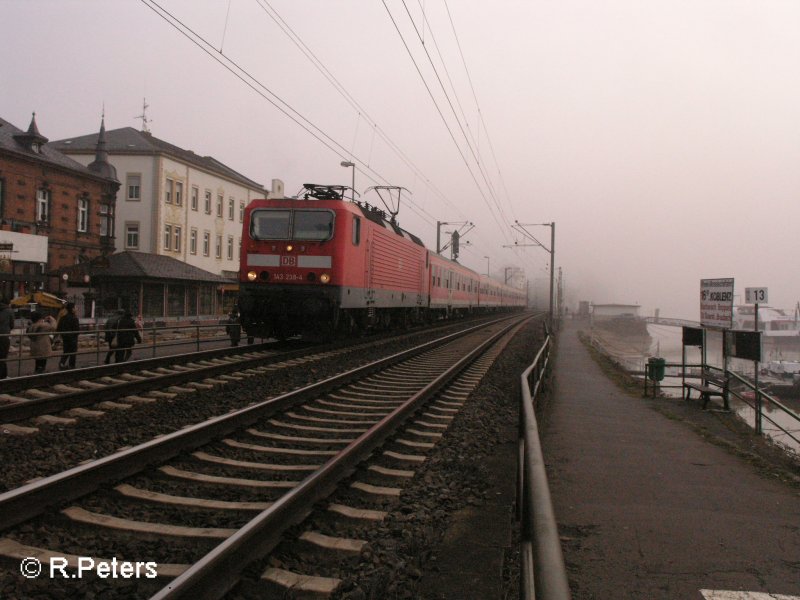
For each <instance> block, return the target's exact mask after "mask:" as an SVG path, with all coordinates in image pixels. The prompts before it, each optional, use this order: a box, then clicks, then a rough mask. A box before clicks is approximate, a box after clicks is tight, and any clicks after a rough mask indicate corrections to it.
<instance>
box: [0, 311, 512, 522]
mask: <svg viewBox="0 0 800 600" xmlns="http://www.w3.org/2000/svg"><path fill="white" fill-rule="evenodd" d="M501 320H502V319H499V320H498V321H501ZM498 321H494V322H491V323H489V324H486V323H484V324H482V325H478V326H474V327H470V328H468V329H466V330H464V331H460V332H456V333H452V334H449V335H446V336H444V337H441V338H438V339H436V340H432V341H430V342H426V343H425V344H422V345H420V346H417V347H415V348H411V349H409V350H404V351H402V352H398V353H395V354H393V355H391V356H387V357H384V358H381V359H378V360H376V361H373V362H371V363H369V364H367V365H363V366H361V367H357V368H355V369H351V370H349V371H346V372H344V373H340V374H338V375H335V376H333V377H329V378H327V379H324V380H322V381H318V382H316V383H312V384H310V385H307V386H304V387H302V388H299V389H297V390H293V391H291V392H287V393H285V394H281V395H280V396H276V397H274V398H271V399H268V400H265V401H263V402H259V403H257V404H254V405H251V406H248V407H246V408H243V409H239V410H235V411H232V412H230V413H228V414H225V415H221V416H217V417H212V418H211V419H207V420H206V421H203V422H201V423H197V424H195V425H191V426H189V427H186V428H184V429H181V430H179V431H175V432H173V433H170V434H167V435H163V436H160V437H158V438H156V439H153V440H150V441H148V442H144V443H142V444H139V445H137V446H134V447H132V448H126V449H124V450H120V451H118V452H116V453H114V454H111V455H109V456H105V457H103V458H100V459H97V460H94V461H92V462H89V463H86V464H83V465H79V466H76V467H73V468H71V469H68V470H66V471H63V472H61V473H57V474H55V475H50V476H48V477H44V478H42V479H39V480H36V481H34V482H32V483H28V484H25V485H23V486H21V487H19V488H15V489H13V490H9V491H7V492H4V493H2V494H0V530H3V529H7V528H9V527H11V526H13V525H16V524H18V523H21V522H23V521H25V520H27V519H30V518H32V517H34V516H36V515H38V514H40V513H41V512H43V511H44V510H46V509H47V508H49V507H51V506H55V505H58V504H61V503H63V502H67V501H71V500H74V499H76V498H79V497H81V496H83V495H85V494H87V493H89V492H92V491H94V490H95V489H97V488H98V487H99V486H101V485H103V484H106V483H109V482H113V481H118V480H121V479H124V478H125V477H129V476H130V475H133V474H135V473H138V472H140V471H141V470H143V469H144V468H146V467H148V466H150V465H152V464H156V463H159V462H164V461H165V460H168V459H170V458H172V457H174V456H176V455H178V454H179V453H181V452H183V451H185V450H189V449H193V448H196V447H198V446H202V445H204V444H207V443H209V442H211V441H213V440H215V439H217V438H219V437H221V436H225V435H228V434H230V433H231V432H233V431H236V430H238V429H241V428H243V427H247V426H249V425H251V424H252V423H254V422H256V421H258V420H259V419H262V418H264V417H265V416H269V415H271V414H273V413H275V412H278V411H280V410H284V409H286V408H288V407H290V406H293V405H295V404H297V403H299V402H302V401H304V400H305V399H306V398H307V397H308V396H312V395H315V394H320V393H325V392H327V391H328V390H330V389H334V388H336V387H341V386H343V385H346V384H347V383H349V382H350V381H351V380H354V379H357V378H360V377H364V376H365V375H368V374H370V373H373V372H375V371H379V370H381V369H383V368H386V367H388V366H390V365H393V364H395V363H398V362H401V361H403V360H406V359H408V358H411V357H413V356H416V355H417V354H421V353H422V352H425V351H427V350H430V349H433V348H436V347H438V346H441V345H443V344H446V343H448V342H450V341H452V340H454V339H457V338H459V337H462V336H465V335H468V334H470V333H472V332H474V331H476V330H478V329H480V328H482V327H486V326H488V325H491V324H493V323H497V322H498Z"/></svg>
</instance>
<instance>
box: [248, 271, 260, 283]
mask: <svg viewBox="0 0 800 600" xmlns="http://www.w3.org/2000/svg"><path fill="white" fill-rule="evenodd" d="M257 278H258V273H256V272H255V271H248V272H247V281H255V280H256V279H257Z"/></svg>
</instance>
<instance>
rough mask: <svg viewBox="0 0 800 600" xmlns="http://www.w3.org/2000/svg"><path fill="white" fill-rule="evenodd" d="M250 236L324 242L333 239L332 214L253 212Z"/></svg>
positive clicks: (311, 211) (261, 238) (317, 211)
mask: <svg viewBox="0 0 800 600" xmlns="http://www.w3.org/2000/svg"><path fill="white" fill-rule="evenodd" d="M250 235H251V236H252V238H253V239H256V240H306V241H319V242H322V241H325V240H329V239H331V237H333V212H332V211H329V210H285V209H261V210H254V211H253V214H252V216H251V218H250Z"/></svg>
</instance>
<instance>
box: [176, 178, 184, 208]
mask: <svg viewBox="0 0 800 600" xmlns="http://www.w3.org/2000/svg"><path fill="white" fill-rule="evenodd" d="M175 206H183V183H182V182H180V181H176V182H175Z"/></svg>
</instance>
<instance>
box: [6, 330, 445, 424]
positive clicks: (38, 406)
mask: <svg viewBox="0 0 800 600" xmlns="http://www.w3.org/2000/svg"><path fill="white" fill-rule="evenodd" d="M447 327H452V325H448V326H447ZM406 335H413V332H412V333H410V334H406ZM389 339H391V338H389ZM394 339H397V338H394ZM386 341H387V338H385V337H381V338H378V339H373V340H369V341H366V342H360V343H355V344H354V343H353V342H352V341H350V342H340V343H337V344H331V345H327V346H324V347H323V348H322V349H320V348H317V347H314V346H309V345H308V344H303V343H295V344H292V345H291V346H290V348H289V349H286V347H285V346H286V345H285V344H283V345H281V344H278V343H265V344H258V345H256V346H249V347H247V348H237V349H235V350H232V349H217V350H208V351H202V352H192V353H189V354H182V355H174V356H165V357H158V358H152V359H145V360H138V361H132V362H126V363H122V364H111V365H106V366H99V367H92V368H85V369H78V370H70V371H63V372H56V373H47V374H43V375H36V376H31V377H19V378H14V379H9V380H6V381H4V382H3V393H2V394H0V424H3V425H0V429H2V428H3V427H5V430H6V433H32V432H33V430H34V429H35V427H36V425H37V424H40V423H48V424H70V423H71V422H73V420H74V419H75V418H80V417H82V416H83V417H86V416H89V417H91V416H96V413H97V411H102V410H107V409H115V408H120V404H119V403H116V404H115V402H116V401H117V400H121V405H122V406H121V407H122V408H126V407H127V406H128V405H130V404H141V403H148V402H150V401H153V400H155V399H158V398H170V397H174V396H175V395H176V394H189V393H193V392H195V391H197V390H202V389H209V386H214V385H224V384H226V383H229V382H230V381H232V380H233V379H231V375H232V374H235V376H236V377H237V378H239V377H249V376H253V375H259V374H263V373H265V372H268V371H270V370H274V369H279V368H283V367H286V366H296V365H301V364H306V363H313V362H316V361H321V360H324V359H326V358H330V357H332V356H336V354H337V353H349V352H354V351H358V350H359V349H364V348H369V347H371V346H374V347H379V346H380V345H382V344H384V343H386ZM94 405H98V406H94ZM87 406H94V412H93V411H86V410H83V409H84V408H85V407H87ZM75 409H78V410H75ZM67 411H71V412H67ZM64 412H67V414H65V415H62V416H56V414H57V413H64ZM27 420H31V421H32V422H31V423H28V424H27V425H26V426H18V425H17V426H14V425H13V424H18V423H20V422H22V421H27ZM9 425H12V426H11V427H9Z"/></svg>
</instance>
